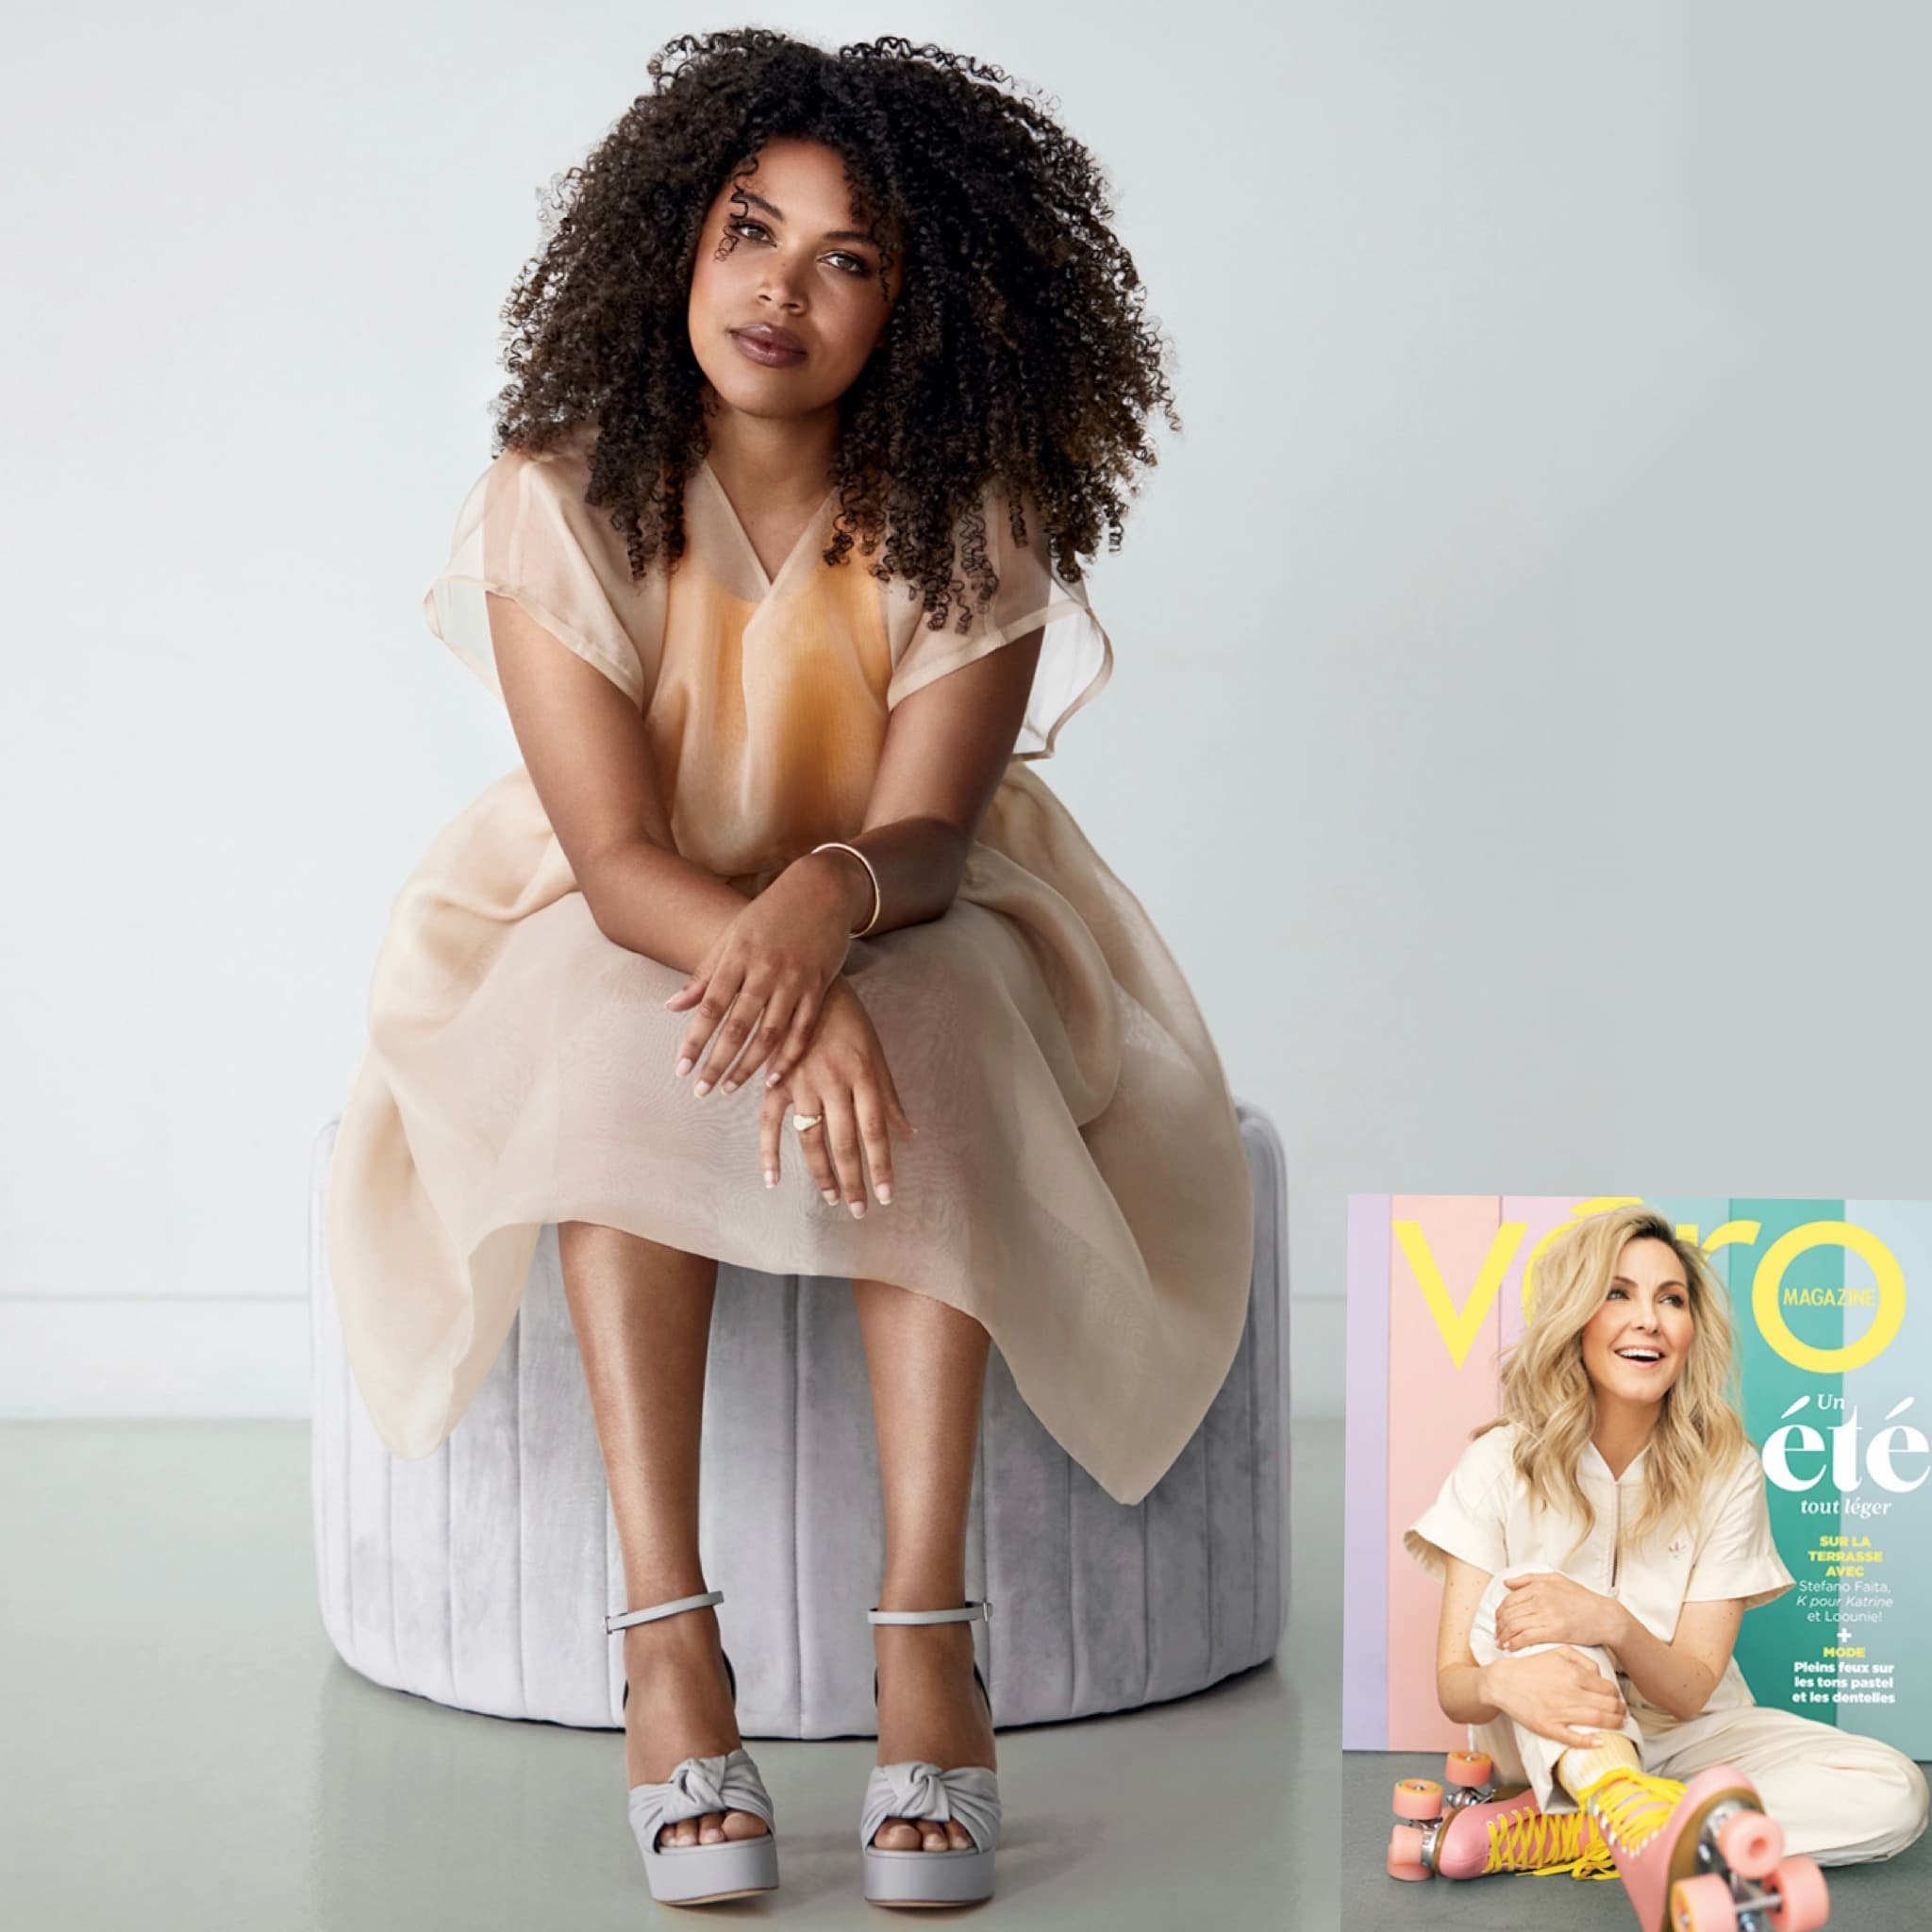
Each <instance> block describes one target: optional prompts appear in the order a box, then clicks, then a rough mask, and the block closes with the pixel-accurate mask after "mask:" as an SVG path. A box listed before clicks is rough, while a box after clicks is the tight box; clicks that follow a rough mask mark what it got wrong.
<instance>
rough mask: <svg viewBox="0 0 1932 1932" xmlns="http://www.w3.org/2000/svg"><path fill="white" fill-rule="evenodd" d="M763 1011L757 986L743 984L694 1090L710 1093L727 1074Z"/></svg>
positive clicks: (712, 1045) (700, 1071)
mask: <svg viewBox="0 0 1932 1932" xmlns="http://www.w3.org/2000/svg"><path fill="white" fill-rule="evenodd" d="M763 1011H764V1001H763V999H762V997H761V996H760V995H759V993H758V991H757V989H756V988H755V987H753V986H751V985H750V984H749V983H747V984H746V985H745V986H743V987H741V989H740V990H739V994H738V997H737V998H736V999H735V1000H733V1001H732V1002H731V1010H730V1011H729V1012H728V1013H726V1014H725V1015H724V1024H723V1025H722V1026H720V1027H719V1028H718V1033H717V1037H716V1038H715V1039H714V1040H713V1041H711V1050H710V1052H709V1053H708V1054H707V1055H706V1056H705V1063H704V1065H703V1066H701V1067H700V1068H699V1069H698V1077H697V1082H696V1085H695V1086H694V1087H693V1088H692V1089H691V1091H693V1092H694V1093H697V1094H705V1093H708V1092H709V1091H710V1090H711V1089H712V1088H713V1087H715V1086H716V1085H717V1084H718V1082H719V1081H720V1080H722V1079H723V1078H724V1074H725V1073H726V1072H727V1070H728V1069H729V1068H730V1066H731V1063H732V1062H733V1061H734V1060H735V1059H736V1058H738V1054H739V1049H740V1048H741V1047H742V1046H743V1044H744V1042H745V1041H747V1040H748V1039H750V1037H751V1034H752V1031H753V1029H754V1028H755V1027H756V1026H757V1025H758V1016H759V1015H760V1014H761V1013H762V1012H763Z"/></svg>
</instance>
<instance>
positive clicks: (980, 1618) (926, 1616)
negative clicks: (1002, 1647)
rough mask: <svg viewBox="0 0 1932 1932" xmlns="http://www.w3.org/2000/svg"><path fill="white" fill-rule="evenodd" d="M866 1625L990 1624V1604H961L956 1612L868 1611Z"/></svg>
mask: <svg viewBox="0 0 1932 1932" xmlns="http://www.w3.org/2000/svg"><path fill="white" fill-rule="evenodd" d="M865 1620H866V1622H867V1623H868V1624H974V1623H984V1624H990V1623H991V1622H992V1606H991V1604H990V1603H977V1604H961V1605H960V1606H959V1607H958V1609H957V1610H868V1611H866V1613H865Z"/></svg>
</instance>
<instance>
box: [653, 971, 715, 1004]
mask: <svg viewBox="0 0 1932 1932" xmlns="http://www.w3.org/2000/svg"><path fill="white" fill-rule="evenodd" d="M710 976H711V974H710V969H709V968H708V967H705V966H697V967H693V968H692V969H691V977H690V978H688V979H687V980H686V981H685V982H684V984H683V985H682V986H680V987H679V988H678V989H677V991H675V993H673V994H672V995H671V997H670V998H669V999H668V1000H666V1001H665V1002H664V1004H665V1005H666V1006H667V1007H669V1008H671V1010H672V1011H673V1012H674V1013H681V1012H682V1011H683V1010H684V1009H685V1008H686V1007H688V1006H690V1005H691V1001H692V1000H694V999H696V998H697V997H698V996H699V995H700V994H701V993H702V992H703V991H704V990H705V985H706V982H707V981H708V979H709V978H710Z"/></svg>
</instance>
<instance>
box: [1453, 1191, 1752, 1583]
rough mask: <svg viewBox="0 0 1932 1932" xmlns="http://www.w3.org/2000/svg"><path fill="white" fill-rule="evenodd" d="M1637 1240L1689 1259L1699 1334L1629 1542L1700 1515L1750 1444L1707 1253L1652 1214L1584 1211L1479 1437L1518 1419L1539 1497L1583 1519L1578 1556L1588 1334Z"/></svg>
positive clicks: (1547, 1269)
mask: <svg viewBox="0 0 1932 1932" xmlns="http://www.w3.org/2000/svg"><path fill="white" fill-rule="evenodd" d="M1638 1239H1647V1240H1651V1241H1662V1242H1663V1243H1664V1244H1665V1246H1666V1247H1668V1248H1670V1249H1672V1250H1673V1251H1674V1254H1675V1255H1676V1257H1677V1259H1678V1260H1679V1261H1680V1262H1681V1263H1682V1264H1683V1269H1684V1281H1685V1285H1686V1287H1687V1288H1688V1290H1689V1291H1690V1303H1691V1319H1692V1321H1693V1322H1694V1323H1695V1324H1696V1329H1695V1332H1694V1334H1693V1335H1692V1338H1691V1348H1690V1352H1689V1353H1688V1354H1687V1355H1686V1357H1685V1358H1684V1366H1683V1368H1682V1370H1681V1371H1680V1372H1679V1374H1678V1376H1677V1379H1676V1381H1675V1382H1674V1384H1673V1385H1672V1387H1671V1389H1670V1390H1669V1391H1668V1392H1667V1393H1666V1394H1665V1396H1664V1399H1663V1407H1662V1408H1661V1410H1660V1411H1659V1412H1658V1415H1657V1424H1656V1426H1655V1427H1654V1428H1653V1430H1652V1431H1651V1437H1650V1444H1649V1450H1650V1453H1649V1455H1648V1457H1646V1459H1645V1463H1644V1477H1645V1480H1644V1500H1643V1507H1642V1508H1641V1510H1640V1511H1639V1512H1638V1515H1637V1519H1636V1521H1635V1522H1634V1523H1632V1524H1628V1525H1626V1527H1625V1531H1624V1541H1626V1542H1629V1543H1639V1542H1641V1541H1642V1540H1643V1539H1644V1537H1646V1536H1647V1535H1648V1534H1649V1533H1650V1532H1651V1531H1652V1530H1653V1529H1655V1528H1657V1526H1658V1525H1659V1524H1672V1525H1676V1524H1680V1523H1688V1522H1689V1521H1690V1520H1691V1518H1692V1517H1693V1516H1694V1514H1695V1512H1696V1508H1697V1505H1698V1502H1699V1500H1700V1498H1701V1496H1702V1494H1703V1491H1704V1490H1705V1487H1706V1486H1707V1484H1708V1483H1710V1482H1712V1481H1714V1480H1716V1479H1718V1478H1720V1477H1722V1476H1724V1475H1725V1474H1728V1473H1729V1472H1730V1471H1731V1470H1732V1469H1733V1468H1735V1467H1736V1465H1737V1459H1738V1457H1739V1455H1740V1452H1741V1451H1742V1450H1743V1449H1744V1447H1745V1446H1746V1445H1747V1443H1748V1442H1749V1441H1750V1439H1749V1437H1747V1436H1746V1435H1745V1433H1744V1424H1743V1421H1742V1418H1741V1417H1740V1415H1739V1413H1738V1400H1737V1357H1736V1345H1735V1341H1734V1338H1733V1331H1732V1326H1731V1306H1730V1294H1729V1292H1728V1291H1727V1290H1726V1289H1725V1287H1724V1283H1723V1282H1722V1281H1720V1280H1719V1279H1718V1277H1717V1275H1716V1274H1715V1273H1714V1272H1713V1271H1712V1269H1711V1266H1710V1263H1709V1262H1708V1261H1707V1259H1706V1258H1705V1257H1704V1253H1703V1250H1702V1249H1700V1248H1699V1247H1698V1246H1697V1245H1696V1244H1695V1242H1692V1241H1685V1240H1684V1239H1682V1237H1680V1236H1679V1235H1678V1233H1677V1230H1676V1229H1675V1228H1674V1227H1673V1226H1672V1225H1671V1224H1670V1221H1669V1219H1668V1218H1667V1217H1666V1216H1664V1215H1662V1214H1660V1213H1658V1212H1657V1209H1656V1208H1645V1207H1634V1208H1606V1209H1604V1210H1603V1211H1602V1212H1600V1213H1596V1214H1587V1215H1585V1216H1584V1217H1583V1218H1582V1219H1581V1220H1579V1221H1578V1222H1577V1223H1576V1224H1575V1225H1574V1227H1569V1228H1566V1229H1565V1230H1564V1231H1563V1233H1562V1234H1561V1235H1560V1236H1558V1237H1557V1240H1556V1241H1553V1242H1551V1244H1550V1245H1549V1246H1548V1247H1547V1248H1546V1249H1544V1251H1543V1253H1542V1256H1541V1259H1540V1260H1539V1261H1538V1262H1537V1264H1536V1275H1535V1288H1536V1307H1535V1309H1534V1311H1533V1313H1532V1315H1531V1317H1530V1323H1529V1326H1528V1328H1527V1330H1526V1331H1525V1332H1524V1336H1523V1339H1522V1340H1521V1341H1518V1342H1517V1343H1516V1344H1515V1346H1514V1347H1512V1348H1510V1349H1509V1350H1508V1351H1507V1358H1506V1359H1505V1360H1504V1362H1503V1365H1502V1376H1503V1390H1502V1397H1503V1412H1502V1414H1500V1415H1499V1416H1497V1417H1496V1418H1495V1420H1494V1421H1492V1422H1488V1423H1485V1424H1483V1425H1482V1427H1481V1428H1479V1429H1477V1430H1475V1431H1474V1436H1484V1435H1487V1434H1488V1433H1489V1432H1490V1430H1491V1429H1499V1428H1501V1427H1502V1426H1503V1425H1504V1424H1506V1423H1514V1424H1516V1426H1517V1430H1518V1434H1517V1439H1516V1442H1515V1444H1514V1447H1513V1455H1514V1458H1515V1462H1516V1468H1517V1471H1518V1473H1519V1474H1521V1475H1522V1476H1523V1478H1524V1481H1525V1482H1526V1483H1527V1484H1528V1485H1529V1490H1530V1493H1531V1494H1532V1495H1533V1496H1535V1497H1536V1499H1537V1501H1538V1503H1539V1504H1540V1505H1541V1507H1544V1508H1549V1509H1557V1510H1563V1511H1568V1512H1572V1513H1574V1515H1576V1517H1577V1518H1578V1519H1579V1520H1580V1521H1581V1523H1582V1524H1583V1527H1582V1529H1581V1530H1580V1531H1579V1532H1578V1534H1577V1538H1576V1541H1575V1542H1574V1543H1573V1544H1572V1545H1571V1548H1572V1549H1573V1550H1574V1549H1576V1548H1578V1547H1580V1546H1581V1544H1582V1543H1583V1542H1584V1541H1585V1540H1586V1539H1587V1538H1588V1537H1589V1535H1590V1533H1591V1530H1592V1529H1593V1528H1594V1527H1595V1525H1596V1511H1595V1509H1594V1508H1592V1507H1591V1501H1590V1498H1589V1497H1588V1496H1587V1495H1586V1494H1585V1493H1584V1491H1583V1486H1582V1484H1581V1483H1580V1482H1579V1481H1578V1480H1577V1474H1576V1472H1577V1468H1578V1465H1579V1464H1580V1462H1581V1460H1582V1457H1583V1451H1584V1446H1585V1444H1587V1443H1588V1442H1589V1441H1590V1440H1591V1435H1592V1434H1593V1433H1594V1432H1595V1428H1596V1395H1595V1391H1593V1390H1592V1389H1591V1381H1590V1376H1589V1374H1588V1373H1587V1372H1586V1371H1585V1369H1584V1366H1583V1331H1584V1329H1585V1327H1586V1326H1587V1325H1588V1324H1589V1323H1590V1319H1591V1316H1592V1315H1594V1314H1595V1313H1596V1311H1597V1310H1598V1308H1600V1307H1602V1306H1603V1304H1604V1301H1605V1298H1606V1297H1607V1295H1608V1293H1609V1289H1610V1277H1611V1276H1612V1275H1613V1274H1615V1273H1616V1268H1617V1258H1618V1257H1619V1256H1620V1255H1622V1253H1623V1252H1624V1243H1625V1242H1626V1241H1634V1240H1638ZM1472 1440H1474V1437H1472Z"/></svg>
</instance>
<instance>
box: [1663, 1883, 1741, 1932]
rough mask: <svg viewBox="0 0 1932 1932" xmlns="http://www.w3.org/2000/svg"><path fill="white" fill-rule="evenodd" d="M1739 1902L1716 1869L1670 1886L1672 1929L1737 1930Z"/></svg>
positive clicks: (1696, 1931)
mask: <svg viewBox="0 0 1932 1932" xmlns="http://www.w3.org/2000/svg"><path fill="white" fill-rule="evenodd" d="M1737 1925H1738V1905H1737V1901H1736V1900H1735V1899H1734V1898H1733V1897H1732V1896H1731V1888H1730V1886H1729V1885H1728V1884H1726V1883H1725V1881H1724V1879H1722V1878H1720V1877H1719V1876H1718V1875H1717V1874H1716V1873H1715V1872H1707V1873H1705V1874H1704V1875H1703V1876H1702V1877H1701V1878H1680V1879H1678V1881H1677V1882H1676V1884H1674V1886H1672V1887H1671V1932H1737Z"/></svg>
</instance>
